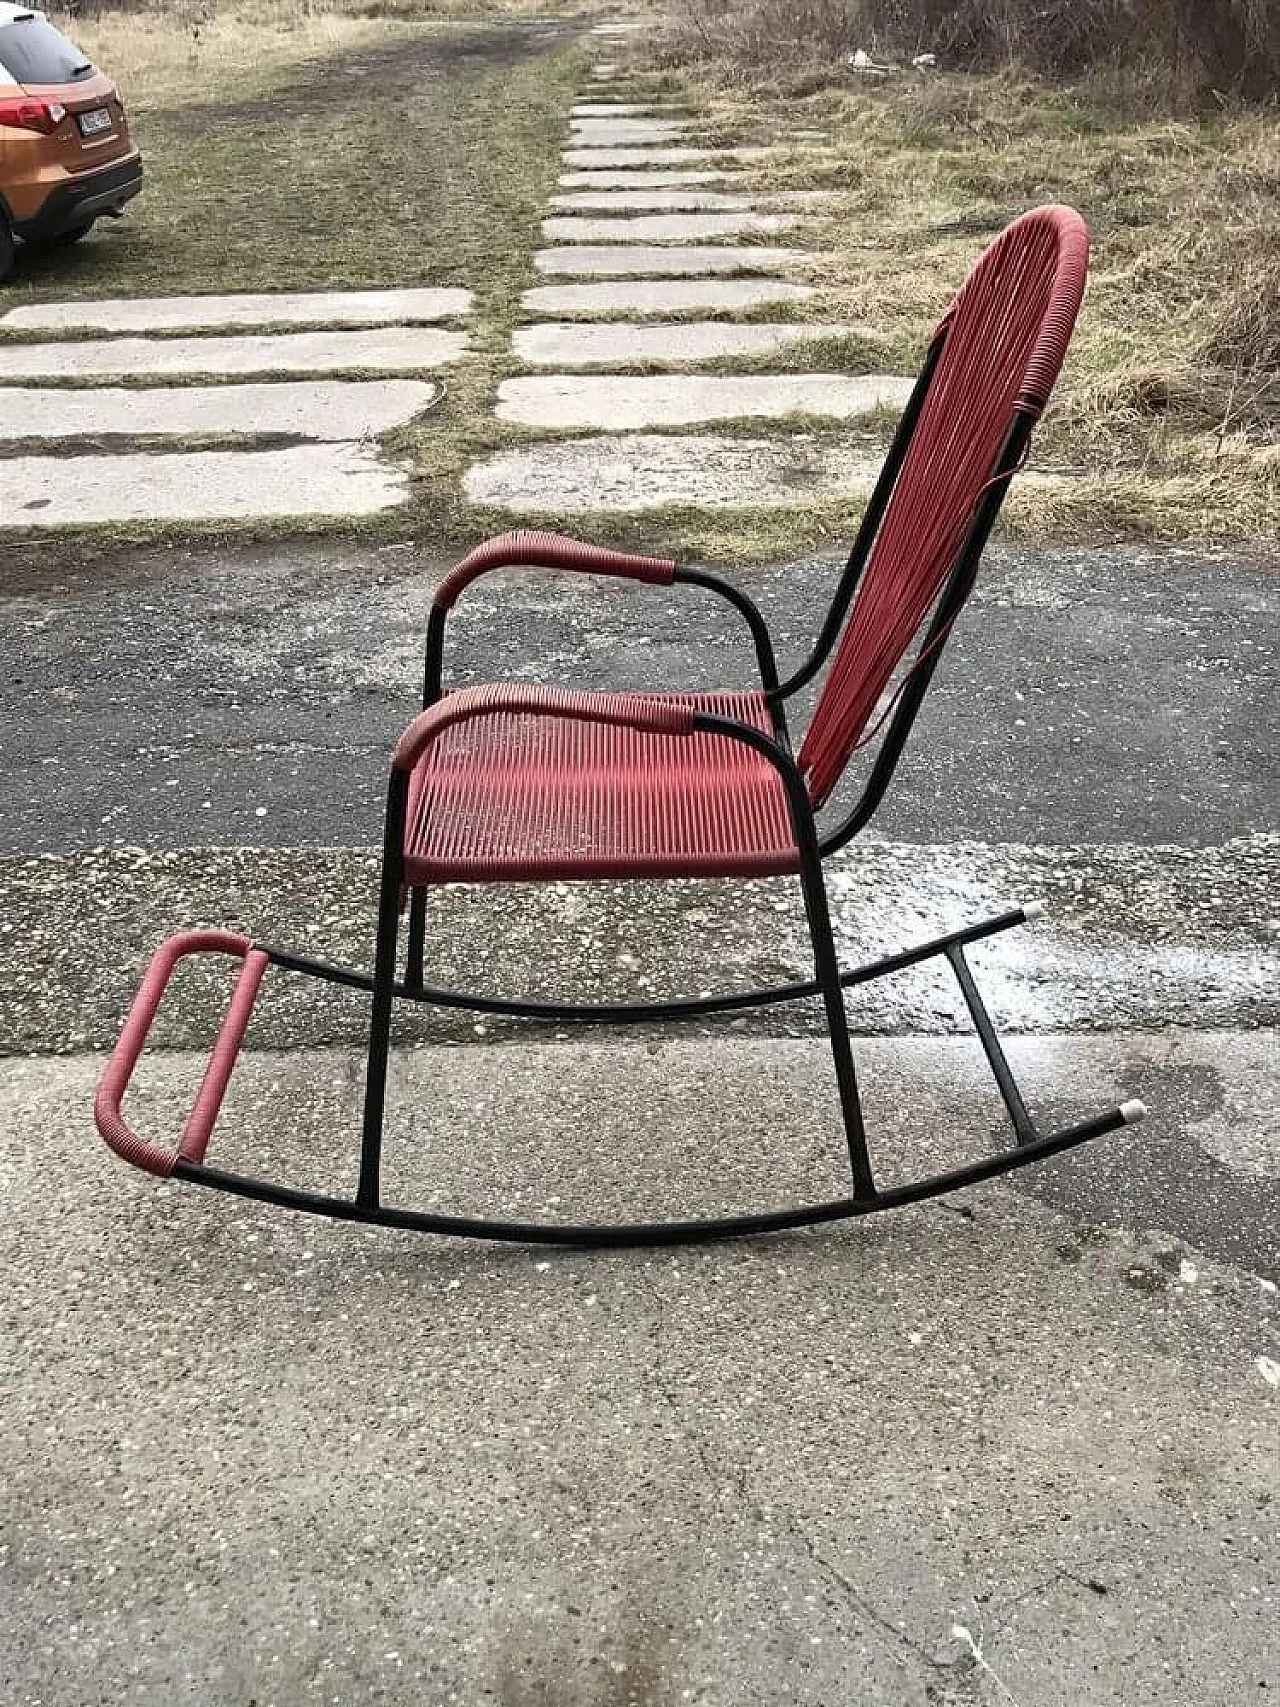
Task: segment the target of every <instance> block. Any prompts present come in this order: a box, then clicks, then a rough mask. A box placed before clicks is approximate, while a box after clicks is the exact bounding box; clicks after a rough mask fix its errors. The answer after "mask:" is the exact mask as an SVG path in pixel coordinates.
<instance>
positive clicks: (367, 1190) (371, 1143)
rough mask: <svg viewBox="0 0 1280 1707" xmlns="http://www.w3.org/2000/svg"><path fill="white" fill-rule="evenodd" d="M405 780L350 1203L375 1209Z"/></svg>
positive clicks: (387, 882)
mask: <svg viewBox="0 0 1280 1707" xmlns="http://www.w3.org/2000/svg"><path fill="white" fill-rule="evenodd" d="M404 808H405V780H404V778H403V776H402V775H401V774H400V773H399V772H393V773H392V781H391V787H390V790H389V795H388V800H387V823H386V835H385V840H384V846H383V852H382V881H381V885H380V887H379V892H378V943H377V948H376V950H375V953H374V961H373V999H372V1002H371V1004H370V1014H369V1054H368V1058H367V1060H366V1063H365V1079H364V1119H363V1124H362V1127H361V1139H360V1182H359V1184H358V1186H357V1187H356V1202H357V1203H358V1204H359V1205H360V1206H361V1208H363V1209H376V1208H377V1207H378V1202H379V1197H380V1180H381V1173H382V1117H383V1110H384V1108H385V1106H386V1097H387V1054H388V1051H389V1049H390V1046H391V1004H392V1000H393V997H394V995H395V983H396V941H397V938H398V936H399V933H400V874H401V861H402V854H401V848H402V845H403V838H404Z"/></svg>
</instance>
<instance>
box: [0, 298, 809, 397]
mask: <svg viewBox="0 0 1280 1707" xmlns="http://www.w3.org/2000/svg"><path fill="white" fill-rule="evenodd" d="M813 295H814V290H813V287H812V286H811V285H799V284H788V283H787V282H785V281H784V280H782V279H622V280H619V281H616V282H615V281H612V280H610V281H607V282H601V283H598V284H569V285H539V286H537V287H536V288H535V289H533V290H527V291H525V293H524V295H523V296H522V297H521V299H520V302H521V306H522V307H523V308H524V309H525V310H526V311H527V312H528V313H531V314H596V315H600V314H683V313H688V312H690V311H691V310H693V311H696V310H699V309H701V310H703V311H705V312H707V313H711V312H715V311H717V310H718V311H720V312H724V311H728V310H733V309H736V308H759V307H764V306H767V305H768V304H770V303H778V302H803V301H804V300H805V299H806V298H807V297H811V296H813ZM0 395H2V394H0Z"/></svg>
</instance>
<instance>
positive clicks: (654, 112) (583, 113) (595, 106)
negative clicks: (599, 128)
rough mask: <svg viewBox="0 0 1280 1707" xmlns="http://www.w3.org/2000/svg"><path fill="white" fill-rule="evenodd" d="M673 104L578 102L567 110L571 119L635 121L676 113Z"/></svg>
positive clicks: (663, 102) (667, 102)
mask: <svg viewBox="0 0 1280 1707" xmlns="http://www.w3.org/2000/svg"><path fill="white" fill-rule="evenodd" d="M679 110H680V109H679V108H677V107H676V106H675V104H674V102H671V101H653V102H650V103H649V104H648V105H647V106H642V105H640V104H639V103H638V102H635V101H579V102H578V104H577V105H576V106H574V107H570V108H569V117H570V118H571V119H635V118H659V117H661V115H662V114H663V113H671V112H677V111H679Z"/></svg>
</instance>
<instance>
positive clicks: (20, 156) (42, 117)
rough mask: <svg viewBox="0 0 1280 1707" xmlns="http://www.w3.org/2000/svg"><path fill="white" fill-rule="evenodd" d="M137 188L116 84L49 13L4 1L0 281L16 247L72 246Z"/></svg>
mask: <svg viewBox="0 0 1280 1707" xmlns="http://www.w3.org/2000/svg"><path fill="white" fill-rule="evenodd" d="M141 188H142V157H141V155H140V154H139V153H138V150H137V149H136V148H135V147H134V143H133V138H132V136H131V135H130V134H129V123H128V120H127V119H126V118H125V113H124V106H123V104H122V102H121V100H120V91H119V90H118V89H117V88H116V86H115V84H114V83H113V82H112V81H111V79H110V78H109V77H104V76H103V74H102V72H100V71H99V70H98V69H97V68H96V66H94V65H92V64H90V62H89V61H88V60H87V59H86V58H85V56H84V55H83V54H82V53H81V52H80V50H79V49H78V48H76V47H73V46H72V44H71V43H70V42H69V41H68V40H67V38H66V37H65V36H64V35H61V34H60V33H59V32H58V31H57V30H55V29H54V27H53V25H52V24H51V23H50V22H49V20H48V19H47V18H46V17H45V15H44V13H43V12H34V11H32V10H31V9H30V7H26V6H15V5H11V4H9V0H0V279H2V278H3V277H4V276H5V274H6V273H7V272H8V271H9V268H10V266H11V265H12V264H13V252H14V242H15V239H20V240H21V241H22V242H24V243H30V244H32V245H33V246H34V245H52V244H59V243H75V242H77V241H78V240H79V239H80V238H81V237H83V236H84V234H85V232H86V231H88V230H89V229H90V227H91V226H92V225H93V222H94V221H95V220H96V219H98V218H99V217H100V216H101V215H102V214H111V215H113V216H114V215H118V214H120V212H121V211H122V210H123V208H124V204H125V203H126V202H127V201H128V200H129V198H130V196H136V195H137V193H138V191H139V190H140V189H141Z"/></svg>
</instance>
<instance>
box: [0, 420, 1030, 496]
mask: <svg viewBox="0 0 1280 1707" xmlns="http://www.w3.org/2000/svg"><path fill="white" fill-rule="evenodd" d="M881 460H882V459H881V457H880V456H879V455H876V454H874V453H871V454H869V453H868V452H866V451H865V450H861V449H859V448H858V447H856V446H852V445H844V444H836V445H821V444H819V443H818V442H817V441H816V440H815V439H814V438H813V437H812V436H811V435H805V434H793V433H789V434H786V435H785V436H780V437H775V438H763V437H758V436H757V437H750V438H741V437H731V436H729V435H727V434H717V433H696V434H694V433H675V434H673V433H623V434H617V433H604V434H601V435H599V436H596V437H592V438H586V439H565V440H561V441H559V442H552V443H548V444H541V445H530V446H525V447H523V448H522V449H520V450H512V451H503V452H500V453H498V454H497V455H494V456H490V457H487V458H486V459H485V460H484V461H483V462H479V463H475V464H473V465H472V466H471V467H470V468H469V469H468V470H467V472H466V474H465V475H464V477H463V490H464V491H465V493H466V496H467V498H468V499H469V501H470V502H471V503H473V504H485V505H492V506H494V507H495V508H498V509H504V510H510V511H512V512H513V513H515V514H522V515H548V514H549V515H562V514H572V513H575V512H577V513H582V512H586V511H641V510H657V509H662V508H663V507H665V506H667V505H681V506H683V505H696V506H697V507H698V508H700V509H707V510H723V509H742V508H753V509H792V508H795V507H796V506H797V505H799V504H804V503H807V502H808V501H810V500H811V499H814V498H834V499H852V500H862V499H865V498H866V496H867V494H868V493H869V492H870V490H871V488H872V486H873V485H874V484H875V481H876V478H877V476H878V475H879V473H880V467H881ZM2 466H3V465H2V464H0V467H2ZM1019 481H1020V484H1021V485H1024V486H1025V485H1028V484H1035V485H1037V486H1052V485H1057V484H1060V477H1055V476H1053V475H1049V474H1033V473H1027V474H1023V475H1021V476H1020V477H1019Z"/></svg>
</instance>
